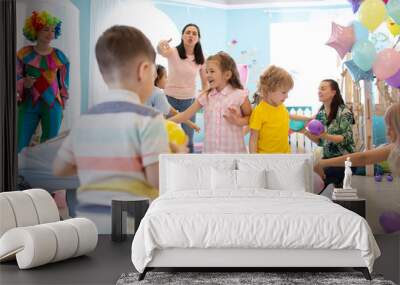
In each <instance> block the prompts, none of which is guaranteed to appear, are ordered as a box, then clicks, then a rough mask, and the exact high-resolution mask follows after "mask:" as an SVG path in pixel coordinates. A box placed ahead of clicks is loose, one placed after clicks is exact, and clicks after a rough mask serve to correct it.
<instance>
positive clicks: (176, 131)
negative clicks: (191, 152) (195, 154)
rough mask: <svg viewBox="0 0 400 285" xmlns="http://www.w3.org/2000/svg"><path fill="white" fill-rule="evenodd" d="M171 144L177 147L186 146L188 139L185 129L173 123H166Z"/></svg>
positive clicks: (167, 121)
mask: <svg viewBox="0 0 400 285" xmlns="http://www.w3.org/2000/svg"><path fill="white" fill-rule="evenodd" d="M165 125H166V129H167V134H168V139H169V142H172V143H175V144H177V145H186V143H187V141H188V139H187V136H186V134H185V132H184V131H183V129H182V128H181V127H180V126H179V125H178V124H177V123H174V122H172V121H169V120H166V121H165Z"/></svg>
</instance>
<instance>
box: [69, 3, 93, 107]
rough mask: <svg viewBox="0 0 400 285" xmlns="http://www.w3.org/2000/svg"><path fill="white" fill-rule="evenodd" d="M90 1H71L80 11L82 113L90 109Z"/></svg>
mask: <svg viewBox="0 0 400 285" xmlns="http://www.w3.org/2000/svg"><path fill="white" fill-rule="evenodd" d="M90 1H91V0H71V2H72V3H73V4H74V5H75V6H76V7H77V8H78V9H79V28H80V34H79V40H80V47H81V112H82V113H84V112H86V110H87V108H88V98H89V96H88V90H89V39H90Z"/></svg>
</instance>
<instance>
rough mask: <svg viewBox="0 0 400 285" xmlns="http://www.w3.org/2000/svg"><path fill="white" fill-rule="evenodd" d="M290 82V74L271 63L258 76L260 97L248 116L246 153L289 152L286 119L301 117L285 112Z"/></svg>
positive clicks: (299, 118)
mask: <svg viewBox="0 0 400 285" xmlns="http://www.w3.org/2000/svg"><path fill="white" fill-rule="evenodd" d="M293 85H294V83H293V78H292V76H291V75H290V74H289V73H288V72H287V71H286V70H284V69H283V68H280V67H277V66H274V65H271V66H270V67H269V68H268V69H267V70H265V71H264V73H263V74H262V75H261V76H260V81H259V93H260V94H261V98H262V100H261V101H260V103H259V104H258V106H256V107H255V109H254V110H253V112H252V114H251V117H250V124H249V127H250V144H249V149H250V153H290V147H289V139H288V134H289V118H292V119H296V120H304V119H305V118H302V116H292V115H289V112H288V111H287V109H286V106H285V105H284V104H283V102H284V101H285V100H286V99H287V98H288V93H289V91H290V90H291V89H292V88H293Z"/></svg>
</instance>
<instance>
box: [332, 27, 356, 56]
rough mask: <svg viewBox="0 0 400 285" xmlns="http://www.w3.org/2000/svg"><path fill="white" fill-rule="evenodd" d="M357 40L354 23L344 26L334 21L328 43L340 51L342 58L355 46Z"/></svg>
mask: <svg viewBox="0 0 400 285" xmlns="http://www.w3.org/2000/svg"><path fill="white" fill-rule="evenodd" d="M355 41H356V40H355V35H354V31H353V25H351V26H349V27H343V26H340V25H338V24H336V23H334V22H332V33H331V37H330V38H329V40H328V42H327V43H326V45H328V46H330V47H333V48H334V49H335V50H336V51H337V52H338V54H339V56H340V58H342V59H343V58H344V56H345V55H346V53H348V52H349V51H350V50H351V48H352V47H353V44H354V43H355Z"/></svg>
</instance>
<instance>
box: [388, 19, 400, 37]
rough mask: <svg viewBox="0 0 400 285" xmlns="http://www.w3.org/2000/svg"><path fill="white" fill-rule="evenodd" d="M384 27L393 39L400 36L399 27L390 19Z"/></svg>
mask: <svg viewBox="0 0 400 285" xmlns="http://www.w3.org/2000/svg"><path fill="white" fill-rule="evenodd" d="M386 25H387V27H388V30H389V32H390V33H391V34H392V35H393V36H394V37H395V36H397V35H399V34H400V25H399V24H396V22H395V21H394V20H393V19H392V18H388V19H387V20H386Z"/></svg>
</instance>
